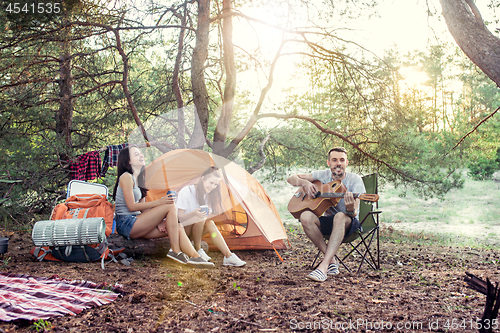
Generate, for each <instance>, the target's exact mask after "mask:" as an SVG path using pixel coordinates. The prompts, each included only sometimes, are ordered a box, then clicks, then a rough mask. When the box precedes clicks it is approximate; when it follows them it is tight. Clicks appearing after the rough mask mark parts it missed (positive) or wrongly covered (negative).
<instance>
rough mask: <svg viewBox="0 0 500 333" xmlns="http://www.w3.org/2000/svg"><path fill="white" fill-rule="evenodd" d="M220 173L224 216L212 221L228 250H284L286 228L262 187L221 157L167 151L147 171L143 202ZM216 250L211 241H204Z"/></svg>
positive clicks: (192, 151) (181, 150)
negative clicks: (217, 170) (205, 175)
mask: <svg viewBox="0 0 500 333" xmlns="http://www.w3.org/2000/svg"><path fill="white" fill-rule="evenodd" d="M211 166H217V167H219V168H220V169H221V171H222V180H221V183H220V190H221V194H222V205H223V208H224V210H225V211H224V212H223V213H222V214H220V215H217V216H215V217H213V218H212V220H214V222H215V223H216V225H217V227H218V228H219V230H220V231H221V234H222V236H224V239H225V240H226V243H227V245H228V246H229V248H230V249H231V250H261V249H275V250H276V249H286V248H287V246H286V244H285V240H287V241H288V239H287V236H286V231H285V228H284V227H283V223H282V222H281V218H280V216H279V214H278V211H277V209H276V207H275V206H274V204H273V202H272V201H271V198H269V195H268V194H267V193H266V191H265V190H264V188H263V187H262V185H261V184H260V183H259V182H258V181H257V180H256V179H255V178H254V177H252V175H250V174H249V173H248V172H247V171H246V170H245V169H243V168H241V167H240V166H238V165H237V164H236V163H234V162H231V161H229V160H227V159H225V158H223V157H220V156H217V155H215V154H211V153H208V152H205V151H203V150H196V149H177V150H173V151H170V152H168V153H166V154H164V155H162V156H160V157H159V158H157V159H156V160H154V161H153V162H152V163H151V164H149V165H148V166H147V167H146V173H145V175H146V184H145V185H146V188H148V189H149V192H148V196H147V198H146V200H148V201H152V200H156V199H159V198H161V197H162V196H164V195H166V192H167V191H168V190H173V191H177V192H179V190H180V189H182V188H183V187H184V186H187V185H191V184H194V183H196V182H197V181H198V179H199V176H200V175H201V173H202V172H203V171H205V170H206V169H207V168H209V167H211ZM203 240H204V241H206V242H207V243H208V244H209V247H210V249H211V250H212V249H216V248H215V247H214V246H213V244H212V243H211V241H210V237H205V238H203Z"/></svg>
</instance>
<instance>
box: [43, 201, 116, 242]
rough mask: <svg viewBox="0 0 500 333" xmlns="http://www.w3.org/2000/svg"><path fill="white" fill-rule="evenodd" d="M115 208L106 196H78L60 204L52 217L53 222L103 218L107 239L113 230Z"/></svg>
mask: <svg viewBox="0 0 500 333" xmlns="http://www.w3.org/2000/svg"><path fill="white" fill-rule="evenodd" d="M113 216H114V207H113V205H112V204H111V203H110V202H109V201H108V200H107V199H106V195H104V194H76V195H72V196H70V197H69V198H67V199H66V202H64V203H61V204H58V205H57V206H56V207H55V208H54V210H53V211H52V214H51V216H50V219H51V220H64V219H85V218H87V217H102V218H104V221H105V223H106V237H108V236H109V235H111V230H112V228H113Z"/></svg>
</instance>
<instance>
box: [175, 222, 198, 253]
mask: <svg viewBox="0 0 500 333" xmlns="http://www.w3.org/2000/svg"><path fill="white" fill-rule="evenodd" d="M179 243H180V247H181V250H182V252H184V253H185V254H187V255H188V256H189V257H195V258H198V257H199V256H200V255H199V254H198V252H196V250H195V249H194V247H193V245H192V244H191V240H190V239H189V237H188V236H187V235H186V231H185V230H184V227H183V226H182V225H180V224H179Z"/></svg>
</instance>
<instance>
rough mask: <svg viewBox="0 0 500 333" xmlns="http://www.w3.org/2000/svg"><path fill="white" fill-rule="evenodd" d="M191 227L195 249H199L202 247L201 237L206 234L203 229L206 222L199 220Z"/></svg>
mask: <svg viewBox="0 0 500 333" xmlns="http://www.w3.org/2000/svg"><path fill="white" fill-rule="evenodd" d="M192 226H193V228H192V229H191V239H192V240H193V243H194V249H195V250H196V251H198V250H199V249H201V237H203V235H204V234H205V233H204V232H203V231H204V229H205V222H198V223H195V224H193V225H192Z"/></svg>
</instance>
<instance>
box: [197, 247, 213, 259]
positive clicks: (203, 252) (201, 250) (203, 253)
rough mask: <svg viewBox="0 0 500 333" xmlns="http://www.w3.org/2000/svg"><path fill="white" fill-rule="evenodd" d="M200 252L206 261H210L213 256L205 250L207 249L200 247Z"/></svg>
mask: <svg viewBox="0 0 500 333" xmlns="http://www.w3.org/2000/svg"><path fill="white" fill-rule="evenodd" d="M198 254H199V255H200V257H202V258H203V259H205V260H206V261H210V260H211V259H212V258H210V257H209V256H208V254H207V253H206V252H205V250H203V249H199V250H198Z"/></svg>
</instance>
